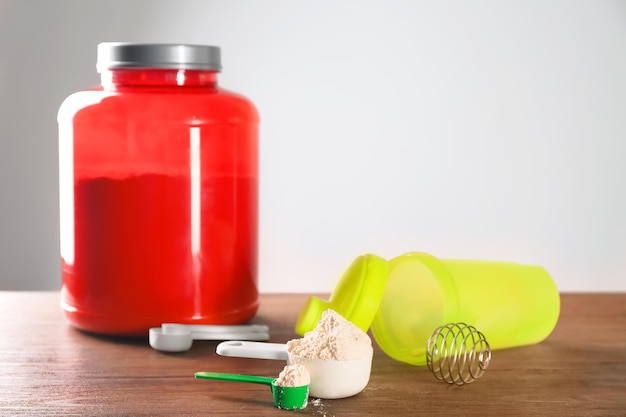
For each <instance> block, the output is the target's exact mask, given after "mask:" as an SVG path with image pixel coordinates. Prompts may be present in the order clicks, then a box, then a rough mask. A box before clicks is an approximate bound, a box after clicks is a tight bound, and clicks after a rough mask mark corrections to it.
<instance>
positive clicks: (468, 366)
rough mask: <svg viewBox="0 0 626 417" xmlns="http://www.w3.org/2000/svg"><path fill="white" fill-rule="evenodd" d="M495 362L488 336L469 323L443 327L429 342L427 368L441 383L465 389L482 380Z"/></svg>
mask: <svg viewBox="0 0 626 417" xmlns="http://www.w3.org/2000/svg"><path fill="white" fill-rule="evenodd" d="M490 361H491V349H490V348H489V343H487V340H486V339H485V336H484V335H483V334H482V333H481V332H479V331H478V330H477V329H476V328H475V327H473V326H470V325H467V324H465V323H449V324H446V325H444V326H440V327H438V328H437V329H435V331H434V332H433V333H432V335H431V336H430V337H429V338H428V342H427V345H426V365H427V366H428V369H430V371H431V372H432V373H433V375H435V377H436V378H437V379H440V380H443V381H445V382H447V383H448V384H456V385H463V384H469V383H470V382H474V381H475V380H477V379H478V378H480V377H481V376H482V375H483V373H484V372H485V369H487V367H488V366H489V362H490Z"/></svg>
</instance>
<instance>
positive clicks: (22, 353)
mask: <svg viewBox="0 0 626 417" xmlns="http://www.w3.org/2000/svg"><path fill="white" fill-rule="evenodd" d="M306 298H307V295H262V298H261V308H260V310H259V313H258V316H257V317H256V318H255V320H254V322H258V323H265V324H268V325H269V326H270V328H271V334H272V338H271V340H270V341H271V342H279V343H282V342H286V341H288V340H289V339H292V338H295V337H297V335H296V334H295V333H294V332H293V324H294V323H295V320H296V317H297V315H298V312H299V310H300V307H301V306H302V305H303V303H304V301H305V299H306ZM561 303H562V308H561V316H560V319H559V323H558V325H557V327H556V329H555V330H554V332H553V333H552V335H551V336H550V337H549V338H548V339H546V340H545V341H544V342H542V343H540V344H537V345H534V346H527V347H520V348H513V349H505V350H498V351H494V352H493V357H492V362H491V365H490V367H489V368H488V369H487V371H486V372H485V374H484V375H483V377H482V378H481V379H480V380H478V381H476V382H474V383H472V384H469V385H465V386H460V387H459V386H449V385H447V384H445V383H443V382H441V381H438V380H436V379H435V378H434V376H432V374H430V373H429V371H428V369H427V368H426V367H414V366H411V365H407V364H404V363H400V362H397V361H395V360H393V359H391V358H389V357H387V356H386V355H385V354H384V353H383V352H382V351H380V349H378V347H375V353H374V361H373V365H372V375H371V379H370V382H369V385H368V386H367V387H366V388H365V390H364V391H363V392H361V393H360V394H358V395H356V396H354V397H351V398H346V399H340V400H316V401H311V402H309V405H308V407H307V408H305V409H304V410H301V411H297V412H294V411H285V410H278V409H276V408H274V407H273V405H272V396H271V393H270V391H269V388H268V387H266V386H263V385H254V384H241V383H232V382H222V381H205V380H196V379H194V378H193V373H194V372H196V371H215V372H232V373H243V374H255V375H266V376H276V375H277V374H278V372H279V371H280V370H281V369H282V367H283V366H284V363H283V362H281V361H275V360H262V359H243V358H227V357H221V356H217V355H216V353H215V347H216V344H217V342H210V341H204V342H195V343H194V345H193V347H192V348H191V350H189V351H188V352H186V353H181V354H164V353H160V352H157V351H155V350H153V349H152V348H150V347H149V345H148V343H147V340H145V339H132V340H128V339H119V338H111V337H101V336H94V335H90V334H86V333H83V332H81V331H78V330H75V329H73V328H72V327H70V326H69V325H68V324H67V322H66V321H65V319H64V317H63V315H62V313H61V311H60V309H59V294H58V293H56V292H0V317H2V318H3V319H2V321H1V322H0V330H1V334H0V370H1V373H0V416H13V415H28V416H38V415H41V416H44V415H45V416H226V415H236V416H270V415H272V416H274V415H277V416H280V415H282V416H286V415H289V413H293V414H292V415H294V414H298V415H314V416H328V417H330V416H350V415H353V416H362V415H377V416H396V415H397V416H444V415H445V416H499V417H501V416H626V294H563V295H562V297H561Z"/></svg>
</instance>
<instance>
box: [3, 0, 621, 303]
mask: <svg viewBox="0 0 626 417" xmlns="http://www.w3.org/2000/svg"><path fill="white" fill-rule="evenodd" d="M102 41H134V42H176V43H178V42H180V43H201V44H214V45H218V46H220V47H221V48H222V56H223V63H224V71H223V73H222V75H221V76H220V82H221V84H222V86H225V87H226V88H229V89H231V90H235V91H238V92H241V93H243V94H245V95H247V96H248V97H249V98H251V99H252V100H253V101H254V102H255V104H256V105H257V107H258V109H259V112H260V114H261V117H262V127H261V176H262V177H261V213H260V221H261V223H260V232H261V238H260V271H259V272H260V277H259V284H260V289H261V291H263V292H317V291H330V290H331V289H332V288H333V286H334V284H335V282H336V280H337V279H338V278H339V276H340V275H341V274H342V273H343V271H344V269H345V268H346V267H347V266H348V265H349V264H350V262H351V261H352V259H353V258H354V257H356V256H358V255H360V254H363V253H367V252H373V253H377V254H379V255H381V256H384V257H393V256H396V255H400V254H402V253H404V252H408V251H414V250H419V251H425V252H429V253H431V254H433V255H436V256H438V257H442V258H447V257H456V258H472V259H496V260H512V261H518V262H522V263H530V264H538V265H542V266H544V267H545V268H546V269H547V270H548V271H549V272H550V273H551V274H552V275H553V277H554V279H555V281H556V282H557V285H558V287H559V289H560V290H561V291H626V168H625V161H626V1H623V0H622V1H610V0H598V1H591V0H587V1H582V0H573V1H570V0H563V1H557V0H547V1H534V0H530V1H495V0H494V1H438V2H435V1H399V0H391V1H371V0H344V1H342V0H337V1H330V0H322V1H298V0H291V1H290V0H284V1H278V0H264V1H253V0H250V1H245V0H241V1H232V0H220V1H210V0H209V1H174V0H172V1H155V0H150V1H148V0H142V1H138V0H135V1H125V0H106V1H104V0H103V1H67V0H65V1H61V0H57V1H45V0H41V1H34V0H0V196H2V199H1V200H0V201H1V203H0V289H4V290H7V289H58V288H59V287H60V273H59V260H58V252H59V247H58V246H59V243H58V240H59V235H58V217H59V209H58V162H57V157H58V150H57V131H56V112H57V109H58V106H59V104H60V103H61V101H62V100H63V99H64V98H65V97H66V96H67V95H69V94H70V93H72V92H74V91H77V90H80V89H83V88H86V87H90V86H92V85H94V84H97V83H98V82H99V78H98V74H97V73H96V71H95V58H96V45H97V44H98V43H99V42H102Z"/></svg>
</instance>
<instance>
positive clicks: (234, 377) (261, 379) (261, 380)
mask: <svg viewBox="0 0 626 417" xmlns="http://www.w3.org/2000/svg"><path fill="white" fill-rule="evenodd" d="M195 377H196V378H198V379H217V380H220V381H233V382H249V383H252V384H263V385H269V386H272V382H273V381H274V380H275V379H276V378H269V377H266V376H256V375H239V374H222V373H219V372H196V373H195Z"/></svg>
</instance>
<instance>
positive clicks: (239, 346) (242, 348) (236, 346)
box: [216, 340, 289, 361]
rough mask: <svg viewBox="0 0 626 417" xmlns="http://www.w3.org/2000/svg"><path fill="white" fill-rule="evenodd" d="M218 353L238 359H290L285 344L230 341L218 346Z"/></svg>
mask: <svg viewBox="0 0 626 417" xmlns="http://www.w3.org/2000/svg"><path fill="white" fill-rule="evenodd" d="M216 352H217V354H218V355H222V356H235V357H238V358H254V359H278V360H283V361H286V360H287V358H288V356H289V355H288V354H287V345H285V344H284V343H261V342H248V341H243V340H229V341H226V342H222V343H220V344H219V345H217V348H216Z"/></svg>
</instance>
